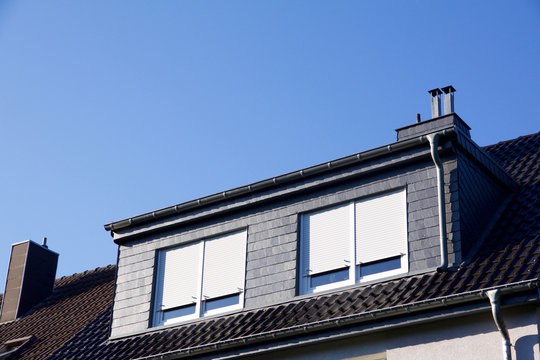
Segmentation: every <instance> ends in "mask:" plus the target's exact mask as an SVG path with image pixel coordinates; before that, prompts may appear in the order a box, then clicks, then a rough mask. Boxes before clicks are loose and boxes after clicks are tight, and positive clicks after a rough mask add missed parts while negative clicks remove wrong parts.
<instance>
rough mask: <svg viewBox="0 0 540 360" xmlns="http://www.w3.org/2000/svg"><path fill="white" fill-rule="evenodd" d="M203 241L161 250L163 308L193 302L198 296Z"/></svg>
mask: <svg viewBox="0 0 540 360" xmlns="http://www.w3.org/2000/svg"><path fill="white" fill-rule="evenodd" d="M201 246H202V243H200V242H197V243H192V244H188V245H183V246H180V247H177V248H174V249H169V250H163V251H161V252H160V264H159V265H160V266H159V267H160V274H159V276H160V278H161V279H162V284H163V285H162V286H163V290H162V294H163V295H162V301H161V304H162V305H163V307H162V309H163V310H166V309H169V308H173V307H177V306H181V305H187V304H191V303H193V302H194V301H195V300H194V298H193V297H195V298H198V297H199V294H198V287H199V279H198V277H199V261H200V250H201V248H200V247H201Z"/></svg>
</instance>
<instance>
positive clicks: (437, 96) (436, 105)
mask: <svg viewBox="0 0 540 360" xmlns="http://www.w3.org/2000/svg"><path fill="white" fill-rule="evenodd" d="M428 93H429V94H430V95H431V117H432V118H437V117H439V116H441V94H442V91H441V89H439V88H436V89H433V90H429V91H428Z"/></svg>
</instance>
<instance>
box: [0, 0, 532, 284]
mask: <svg viewBox="0 0 540 360" xmlns="http://www.w3.org/2000/svg"><path fill="white" fill-rule="evenodd" d="M449 84H452V85H454V87H455V88H456V89H457V92H456V112H457V113H458V114H459V115H460V116H461V117H462V118H463V119H464V120H465V121H466V122H467V123H468V124H469V125H470V126H471V127H472V136H473V139H474V140H475V141H476V142H477V143H479V144H480V145H488V144H492V143H495V142H498V141H501V140H505V139H510V138H514V137H517V136H520V135H526V134H529V133H533V132H537V131H538V130H540V129H539V128H540V126H539V125H540V106H539V105H540V2H539V1H536V0H522V1H512V2H511V1H489V2H485V1H276V0H272V1H205V2H203V1H174V2H173V1H133V0H130V1H100V0H93V1H56V0H50V1H15V0H13V1H9V0H0V165H1V167H2V169H1V173H0V176H1V177H0V249H1V250H0V290H2V291H3V287H4V284H5V276H6V270H7V266H8V260H9V252H10V244H12V243H15V242H20V241H23V240H26V239H32V240H34V241H37V242H40V241H41V238H42V237H43V236H47V237H48V239H49V246H50V248H51V249H53V250H55V251H57V252H59V253H60V260H59V268H58V273H57V275H58V276H63V275H70V274H72V273H76V272H81V271H84V270H87V269H92V268H95V267H98V266H104V265H107V264H111V263H115V261H116V251H117V250H116V246H115V245H114V243H113V241H112V238H111V237H110V235H109V234H108V233H107V232H106V231H105V230H104V229H103V225H104V224H105V223H109V222H111V221H116V220H121V219H123V218H126V217H130V216H135V215H139V214H141V213H144V212H148V211H152V210H156V209H159V208H162V207H166V206H170V205H174V204H177V203H180V202H184V201H187V200H191V199H194V198H197V197H201V196H205V195H209V194H212V193H215V192H218V191H222V190H226V189H230V188H233V187H236V186H241V185H244V184H248V183H251V182H255V181H258V180H262V179H265V178H268V177H271V176H275V175H280V174H283V173H286V172H289V171H293V170H296V169H300V168H304V167H307V166H310V165H314V164H317V163H320V162H323V161H327V160H331V159H335V158H338V157H341V156H345V155H349V154H352V153H355V152H359V151H362V150H367V149H370V148H373V147H376V146H380V145H384V144H387V143H391V142H393V141H395V132H394V129H395V128H397V127H401V126H404V125H408V124H411V123H413V122H414V121H415V115H416V113H421V114H422V118H423V119H427V118H429V117H430V103H429V95H428V94H427V92H426V91H427V90H429V89H432V88H435V87H442V86H445V85H449Z"/></svg>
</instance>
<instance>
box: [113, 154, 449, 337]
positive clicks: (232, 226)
mask: <svg viewBox="0 0 540 360" xmlns="http://www.w3.org/2000/svg"><path fill="white" fill-rule="evenodd" d="M396 158H397V157H396ZM393 160H395V159H384V160H381V159H379V160H377V161H374V163H373V164H362V166H357V168H352V169H345V170H340V173H343V174H351V173H353V172H354V171H356V170H357V169H360V168H362V169H365V168H366V166H367V167H369V166H375V165H376V164H375V163H383V162H389V161H390V162H391V161H393ZM444 162H445V165H444V167H445V171H449V173H448V176H447V177H448V179H450V178H451V177H452V176H451V174H450V172H451V171H455V168H456V166H455V162H456V161H455V158H451V159H450V161H448V159H446V158H445V159H444ZM389 171H391V172H390V173H389ZM332 176H336V175H335V174H333V173H329V174H326V175H324V177H332ZM323 180H324V179H322V177H317V178H313V179H310V180H309V181H306V182H312V183H322V182H323ZM289 186H290V187H294V186H298V184H291V185H289ZM400 187H406V188H407V207H408V237H409V239H408V240H409V270H410V271H421V270H425V269H428V268H431V269H432V268H433V267H435V266H437V265H438V264H439V262H440V257H439V254H440V251H439V230H438V214H437V182H436V170H435V167H434V165H433V162H432V160H431V158H430V157H429V156H427V153H426V156H424V157H422V158H421V161H420V162H415V163H410V164H408V165H406V166H401V167H394V168H390V169H388V168H387V169H386V171H385V172H377V173H373V174H371V175H367V176H357V177H353V178H348V179H347V180H342V181H340V182H339V183H333V185H332V186H324V187H320V188H317V189H314V190H311V191H305V192H303V193H300V194H294V195H291V196H288V197H282V198H280V199H279V200H278V201H274V202H270V203H266V204H262V205H259V206H253V207H251V208H249V209H246V210H242V211H237V212H234V213H230V214H227V215H224V216H220V217H218V216H215V217H213V218H209V219H206V220H204V221H202V222H198V223H193V224H190V225H186V226H183V227H178V228H177V229H171V230H168V231H167V232H163V233H157V234H153V235H147V236H145V237H140V238H139V239H136V240H133V241H130V242H127V243H125V244H123V245H121V246H120V249H119V258H118V275H117V277H118V278H117V288H116V295H115V301H114V312H113V322H112V336H119V335H123V334H129V333H133V332H138V331H144V330H146V329H147V328H148V326H149V324H150V321H151V319H150V316H151V306H152V304H151V301H152V289H153V288H152V282H153V276H154V266H155V254H156V252H157V251H158V250H159V249H163V248H166V247H171V246H175V245H179V244H182V243H186V242H190V241H195V240H200V239H203V238H207V237H212V236H215V235H219V234H222V233H226V232H229V231H234V230H237V229H240V228H247V229H248V244H247V251H248V252H247V264H246V286H245V289H246V292H245V308H256V307H261V306H265V305H269V304H273V303H278V302H281V301H286V300H290V299H291V298H292V297H294V296H295V295H297V293H296V291H297V254H298V239H299V228H298V226H299V225H298V222H299V216H301V214H302V213H305V212H308V211H312V210H315V209H319V208H323V207H327V206H332V205H335V204H338V203H342V202H347V201H351V200H354V199H358V198H361V197H365V196H370V195H373V194H376V193H380V192H384V191H388V190H392V189H396V188H400ZM447 190H448V191H449V190H450V187H448V189H447ZM450 201H451V196H450V194H447V205H448V206H449V207H450V208H451V207H452V206H451V204H450ZM222 206H223V205H222ZM449 230H450V228H449ZM450 250H451V252H453V247H452V246H450Z"/></svg>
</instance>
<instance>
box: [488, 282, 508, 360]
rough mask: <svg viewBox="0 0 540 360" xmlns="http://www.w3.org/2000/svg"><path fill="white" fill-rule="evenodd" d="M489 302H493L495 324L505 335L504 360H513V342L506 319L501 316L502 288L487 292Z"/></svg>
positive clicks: (492, 309)
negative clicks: (511, 350)
mask: <svg viewBox="0 0 540 360" xmlns="http://www.w3.org/2000/svg"><path fill="white" fill-rule="evenodd" d="M487 296H488V298H489V302H490V303H491V313H492V314H493V320H495V325H497V329H499V332H500V333H501V335H502V337H503V341H502V345H503V358H504V360H512V353H511V352H510V348H511V347H512V344H511V343H510V335H509V334H508V329H507V328H506V325H505V324H504V320H503V318H502V316H501V297H500V290H499V289H496V290H490V291H488V292H487Z"/></svg>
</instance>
